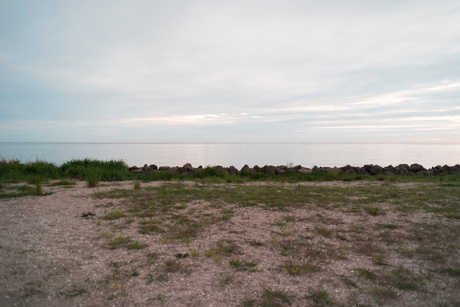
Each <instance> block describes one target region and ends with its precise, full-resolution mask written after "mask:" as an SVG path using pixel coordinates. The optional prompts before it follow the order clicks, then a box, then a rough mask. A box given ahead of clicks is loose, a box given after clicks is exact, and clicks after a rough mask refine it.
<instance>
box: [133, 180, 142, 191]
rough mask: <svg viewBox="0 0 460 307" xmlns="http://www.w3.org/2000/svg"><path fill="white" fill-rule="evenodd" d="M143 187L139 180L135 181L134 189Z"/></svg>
mask: <svg viewBox="0 0 460 307" xmlns="http://www.w3.org/2000/svg"><path fill="white" fill-rule="evenodd" d="M140 189H141V183H140V182H139V181H135V182H134V190H140Z"/></svg>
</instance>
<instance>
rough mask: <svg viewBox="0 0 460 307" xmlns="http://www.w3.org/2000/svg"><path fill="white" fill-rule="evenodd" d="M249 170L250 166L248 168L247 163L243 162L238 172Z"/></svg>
mask: <svg viewBox="0 0 460 307" xmlns="http://www.w3.org/2000/svg"><path fill="white" fill-rule="evenodd" d="M249 170H251V168H250V167H249V166H248V165H247V164H245V165H244V166H243V167H242V168H241V170H240V172H244V171H249Z"/></svg>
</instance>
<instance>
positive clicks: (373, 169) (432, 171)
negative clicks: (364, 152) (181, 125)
mask: <svg viewBox="0 0 460 307" xmlns="http://www.w3.org/2000/svg"><path fill="white" fill-rule="evenodd" d="M207 168H212V169H216V170H218V171H222V172H225V173H229V174H238V173H241V172H243V173H244V172H256V173H263V174H267V175H280V176H281V175H286V174H287V173H291V174H292V173H294V174H315V173H324V172H325V173H334V174H349V175H367V176H377V175H385V176H391V175H405V176H411V175H418V176H440V175H456V174H460V165H459V164H456V165H454V166H448V165H444V166H441V165H438V166H434V167H431V168H429V169H426V168H425V167H423V166H422V165H420V164H417V163H414V164H411V165H408V164H399V165H397V166H392V165H388V166H385V167H382V166H379V165H374V164H366V165H364V166H360V167H358V166H351V165H346V166H343V167H318V166H315V167H313V168H307V167H303V166H301V165H296V166H292V167H290V166H285V165H279V166H274V165H265V166H262V167H261V166H258V165H255V166H253V167H249V166H248V165H245V166H243V167H242V168H241V169H240V170H238V169H237V168H236V167H234V166H230V167H223V166H220V165H217V166H213V167H207ZM203 169H204V168H203V167H202V166H198V167H193V166H192V165H191V164H190V163H186V164H184V165H183V166H157V165H155V164H150V165H147V164H145V165H144V166H143V167H137V166H132V167H130V168H129V170H130V171H132V172H136V173H144V174H151V173H155V172H174V173H179V174H193V173H194V172H196V171H197V170H203Z"/></svg>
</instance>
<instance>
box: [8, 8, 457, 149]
mask: <svg viewBox="0 0 460 307" xmlns="http://www.w3.org/2000/svg"><path fill="white" fill-rule="evenodd" d="M459 21H460V1H456V0H438V1H431V0H430V1H425V0H385V1H383V0H350V1H343V0H321V1H310V0H279V1H278V0H264V1H253V0H244V1H240V0H232V1H217V0H214V1H193V0H190V1H180V0H168V1H155V0H145V1H142V0H129V1H128V0H125V1H121V0H98V1H94V0H78V1H73V0H69V1H61V0H57V1H51V0H45V1H35V0H31V1H24V0H15V1H10V0H0V141H75V142H84V141H93V142H98V141H103V142H104V141H107V142H112V141H136V142H143V141H150V142H306V143H309V142H369V143H374V142H378V143H380V142H398V143H406V142H436V143H439V142H442V143H449V142H450V143H452V142H454V143H459V142H460V22H459Z"/></svg>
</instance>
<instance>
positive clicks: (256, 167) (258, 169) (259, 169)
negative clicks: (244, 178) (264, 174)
mask: <svg viewBox="0 0 460 307" xmlns="http://www.w3.org/2000/svg"><path fill="white" fill-rule="evenodd" d="M252 170H253V171H255V172H259V173H260V172H261V171H262V168H261V167H260V166H258V165H254V167H253V168H252Z"/></svg>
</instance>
